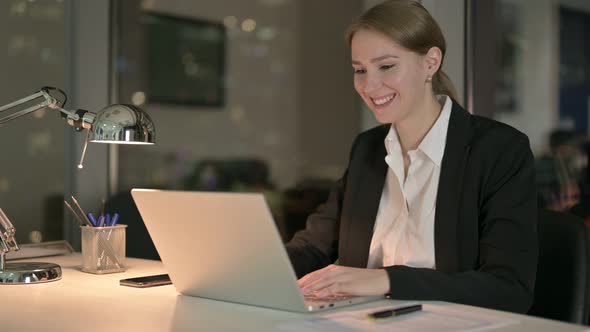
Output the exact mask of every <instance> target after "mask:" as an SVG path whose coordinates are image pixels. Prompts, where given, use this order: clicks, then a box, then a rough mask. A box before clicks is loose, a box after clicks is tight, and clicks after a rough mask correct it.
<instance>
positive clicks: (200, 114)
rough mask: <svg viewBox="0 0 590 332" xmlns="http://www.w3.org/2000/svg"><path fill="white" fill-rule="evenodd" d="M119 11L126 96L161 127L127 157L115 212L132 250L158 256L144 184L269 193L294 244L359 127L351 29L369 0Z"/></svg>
mask: <svg viewBox="0 0 590 332" xmlns="http://www.w3.org/2000/svg"><path fill="white" fill-rule="evenodd" d="M116 4H117V5H116V6H117V7H116V15H117V22H118V24H117V27H118V28H117V32H116V39H117V43H116V49H117V51H116V56H115V61H114V65H115V73H116V74H115V84H116V87H117V88H116V92H117V98H116V99H117V101H118V102H123V103H133V104H136V105H140V106H141V107H143V108H144V109H146V110H147V111H148V112H149V114H150V116H151V117H152V118H153V119H154V122H155V124H156V127H157V143H156V145H155V146H153V147H140V148H137V147H133V148H128V147H125V146H121V147H119V150H118V154H117V158H118V161H119V163H118V168H117V171H118V174H117V175H118V180H119V181H118V186H117V190H116V191H117V193H116V194H115V195H114V196H113V197H111V199H110V200H109V206H110V207H112V208H116V209H117V210H119V211H122V213H124V214H126V216H127V218H128V219H129V220H132V221H130V222H131V223H134V224H133V225H130V226H129V229H128V234H129V236H130V237H132V238H133V239H136V240H131V241H130V243H129V244H128V252H129V255H131V256H138V257H147V258H151V257H154V258H157V254H156V253H155V251H154V250H153V247H152V246H151V242H150V241H149V236H148V235H147V233H146V232H145V228H144V227H143V224H142V223H141V222H135V221H137V219H139V216H138V215H137V210H136V209H135V207H134V205H133V203H132V201H131V198H130V194H129V190H130V189H131V188H134V187H147V188H166V189H177V190H205V191H248V192H260V193H263V194H264V195H265V197H266V199H267V202H268V204H269V206H270V208H271V210H272V213H273V216H274V218H275V220H276V222H277V225H278V227H279V230H280V232H281V235H282V236H283V239H284V240H288V239H289V238H290V237H291V236H292V235H293V233H294V232H295V231H296V230H298V229H301V228H303V227H304V224H305V220H306V217H307V215H308V214H309V213H310V212H311V211H313V210H314V209H315V207H316V206H317V205H318V204H320V203H321V202H323V201H324V200H325V199H326V198H327V194H328V191H329V190H330V187H331V186H332V183H333V182H334V180H336V179H338V178H339V177H340V176H341V175H342V173H343V171H344V168H345V167H346V163H347V158H348V154H349V149H350V147H351V145H352V141H353V139H354V137H355V135H356V134H357V133H358V131H359V128H360V123H359V122H360V121H359V118H360V115H359V111H358V110H359V105H360V104H359V101H358V99H357V97H356V94H355V92H354V89H353V83H352V69H351V66H350V54H349V50H348V47H347V45H346V43H345V41H344V30H345V28H346V27H347V25H348V24H349V23H350V22H351V20H352V19H353V17H355V16H356V15H358V14H359V13H360V12H361V8H362V1H356V0H355V1H345V2H343V1H340V0H330V1H311V0H305V1H300V0H208V1H180V0H172V1H157V0H153V1H119V2H117V3H116ZM236 222H239V220H237V221H236ZM134 229H135V230H136V232H137V234H136V235H134V234H133V232H134ZM134 241H135V243H133V242H134ZM146 248H147V249H146Z"/></svg>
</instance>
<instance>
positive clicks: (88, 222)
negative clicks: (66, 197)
mask: <svg viewBox="0 0 590 332" xmlns="http://www.w3.org/2000/svg"><path fill="white" fill-rule="evenodd" d="M72 202H74V205H76V207H77V208H78V209H79V210H80V212H82V216H83V217H84V218H83V220H84V221H85V222H86V225H88V226H92V223H91V222H90V219H88V217H87V216H86V213H85V212H84V210H83V209H82V207H81V206H80V204H79V203H78V200H76V198H75V197H74V196H72Z"/></svg>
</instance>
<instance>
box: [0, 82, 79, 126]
mask: <svg viewBox="0 0 590 332" xmlns="http://www.w3.org/2000/svg"><path fill="white" fill-rule="evenodd" d="M38 98H43V100H42V101H41V102H39V103H38V104H36V105H33V106H30V107H28V108H25V109H24V110H21V111H18V112H14V113H13V114H10V115H8V116H5V117H3V118H0V125H3V124H5V123H7V122H9V121H12V120H14V119H16V118H20V117H22V116H25V115H27V114H29V113H32V112H35V111H38V110H40V109H43V108H46V107H49V108H52V109H55V110H58V111H60V112H62V113H64V114H65V115H66V116H67V118H68V120H72V121H78V120H80V116H79V115H78V114H77V113H76V112H72V111H67V110H65V109H63V108H61V107H60V106H59V103H58V102H57V100H56V99H55V98H54V97H52V96H51V95H50V94H49V93H48V92H47V91H46V90H45V89H41V90H40V91H38V92H35V93H33V94H32V95H29V96H27V97H24V98H22V99H19V100H17V101H14V102H12V103H9V104H6V105H4V106H2V107H0V113H2V112H4V111H8V110H10V109H12V108H15V107H17V106H20V105H22V104H25V103H27V102H30V101H33V100H35V99H38ZM68 123H69V121H68Z"/></svg>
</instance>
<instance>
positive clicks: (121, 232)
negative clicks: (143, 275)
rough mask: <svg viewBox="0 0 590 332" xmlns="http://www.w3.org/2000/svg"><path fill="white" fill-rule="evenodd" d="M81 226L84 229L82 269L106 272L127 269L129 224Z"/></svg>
mask: <svg viewBox="0 0 590 332" xmlns="http://www.w3.org/2000/svg"><path fill="white" fill-rule="evenodd" d="M80 228H81V230H82V271H84V272H89V273H95V274H105V273H115V272H123V271H125V270H126V267H125V229H126V228H127V225H116V226H108V227H90V226H81V227H80Z"/></svg>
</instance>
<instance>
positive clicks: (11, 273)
mask: <svg viewBox="0 0 590 332" xmlns="http://www.w3.org/2000/svg"><path fill="white" fill-rule="evenodd" d="M60 279H61V267H60V266H59V265H57V264H53V263H36V262H25V263H6V264H5V265H4V269H2V270H0V284H12V285H15V284H38V283H44V282H49V281H56V280H60Z"/></svg>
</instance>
